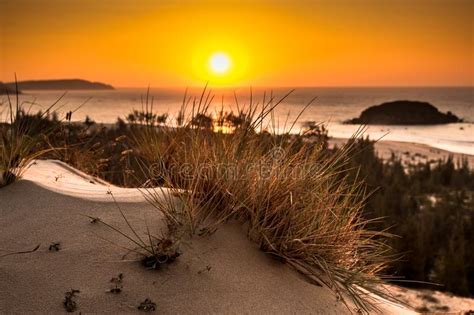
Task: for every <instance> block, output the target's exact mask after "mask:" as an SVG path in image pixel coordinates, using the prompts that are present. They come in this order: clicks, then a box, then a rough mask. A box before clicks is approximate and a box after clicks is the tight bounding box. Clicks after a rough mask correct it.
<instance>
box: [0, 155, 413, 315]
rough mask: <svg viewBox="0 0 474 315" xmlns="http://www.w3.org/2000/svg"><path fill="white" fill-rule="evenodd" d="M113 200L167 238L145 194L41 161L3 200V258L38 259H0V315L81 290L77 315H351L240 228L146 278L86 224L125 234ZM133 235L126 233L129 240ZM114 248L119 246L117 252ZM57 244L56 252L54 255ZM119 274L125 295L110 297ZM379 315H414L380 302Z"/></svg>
mask: <svg viewBox="0 0 474 315" xmlns="http://www.w3.org/2000/svg"><path fill="white" fill-rule="evenodd" d="M108 190H111V191H113V193H114V196H115V197H116V198H117V200H118V202H119V204H120V206H121V207H122V209H124V211H125V213H126V215H127V217H128V219H129V220H130V222H131V224H132V225H133V226H134V227H135V228H136V229H137V230H139V231H141V232H142V233H144V232H145V228H146V226H147V225H148V226H149V228H150V230H151V231H154V232H155V233H159V231H160V229H163V228H164V226H163V223H162V221H161V220H160V215H159V214H158V213H157V212H156V210H155V209H153V208H152V207H151V206H150V205H148V204H147V203H146V202H145V201H144V198H143V196H142V195H141V193H140V192H138V191H137V190H134V189H123V188H118V187H114V186H111V185H108V184H107V183H104V182H103V181H100V180H97V179H94V178H91V177H90V176H88V175H86V174H83V173H81V172H79V171H77V170H74V169H71V168H70V167H69V166H67V165H65V164H64V163H62V162H58V161H37V162H36V163H34V165H32V166H31V167H30V168H29V170H28V171H27V172H26V173H25V176H24V179H22V180H20V181H18V182H16V183H14V184H13V185H10V186H7V187H5V188H3V189H1V190H0V201H1V203H0V249H10V250H25V249H31V248H33V247H34V246H35V245H37V244H41V247H40V248H39V249H38V250H37V251H36V252H34V253H30V254H22V255H11V256H7V257H3V258H1V259H0V279H1V281H0V313H25V312H36V313H59V312H64V308H63V305H62V301H63V299H64V294H65V292H66V291H68V290H70V289H77V290H80V293H79V294H78V296H77V299H76V301H77V304H78V309H77V311H78V312H83V313H84V312H86V313H88V312H110V313H130V312H135V311H138V310H137V306H138V305H139V303H140V302H142V301H144V300H145V299H146V298H149V299H151V300H152V301H153V302H155V303H156V305H157V313H160V314H162V313H164V314H177V313H179V314H190V313H198V314H202V313H206V314H207V313H231V314H232V313H234V314H235V313H239V314H240V313H253V314H268V313H278V314H310V313H311V314H317V313H321V314H345V313H349V309H348V308H346V307H345V306H344V304H343V303H342V302H340V301H337V299H336V297H335V296H334V294H333V293H332V292H331V291H330V290H329V289H327V288H323V287H318V286H315V285H312V284H310V283H308V282H307V281H305V280H304V279H303V278H302V277H301V276H300V275H298V274H297V273H296V272H294V271H293V270H291V269H290V268H288V267H287V266H285V265H283V264H281V263H280V262H277V261H275V260H273V259H271V258H269V257H268V256H266V255H265V254H264V253H262V252H261V251H259V249H258V248H257V246H256V245H255V244H253V243H251V242H250V241H249V240H247V238H246V231H245V229H244V228H243V227H242V226H241V225H239V224H236V223H234V224H227V225H225V226H223V227H221V228H220V229H219V230H218V231H217V232H216V233H215V234H213V235H212V236H209V237H195V238H193V239H192V240H188V241H186V242H183V244H181V251H182V256H180V257H179V258H178V260H177V262H176V263H174V264H171V265H169V266H167V268H164V269H163V270H158V271H156V270H153V271H151V270H146V269H144V268H143V267H142V266H141V265H140V263H139V262H136V261H133V259H134V258H135V257H134V256H133V255H129V256H127V257H126V259H122V258H123V255H124V254H125V253H126V252H127V251H126V250H125V249H124V247H129V248H133V245H132V244H130V242H129V241H128V240H126V239H125V238H123V237H121V236H120V235H118V234H117V233H115V232H113V231H111V230H110V229H108V228H107V227H106V226H104V225H102V224H93V223H91V222H90V219H89V218H88V217H85V216H83V215H90V216H93V217H99V218H100V219H102V220H104V221H105V222H107V223H109V224H112V225H114V226H117V227H119V228H120V229H122V230H123V231H127V227H126V224H125V222H124V220H123V218H122V217H121V216H120V213H119V211H118V210H117V205H116V204H114V203H113V202H112V198H111V196H110V195H109V194H107V191H108ZM127 232H128V231H127ZM109 241H111V242H113V243H114V244H111V243H110V242H109ZM52 242H59V243H60V247H61V249H60V250H59V251H57V252H56V251H49V250H48V246H49V245H50V244H51V243H52ZM120 273H122V274H123V276H124V279H123V291H122V292H121V293H120V294H112V293H108V292H106V291H107V290H109V289H110V288H111V283H110V279H111V278H112V277H116V276H117V275H118V274H120ZM379 303H380V304H379V306H380V307H381V309H382V310H383V313H387V314H390V313H391V314H400V313H412V311H409V310H408V309H407V308H405V307H403V306H399V305H393V304H389V303H387V302H384V301H382V300H379Z"/></svg>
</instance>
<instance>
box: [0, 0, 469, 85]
mask: <svg viewBox="0 0 474 315" xmlns="http://www.w3.org/2000/svg"><path fill="white" fill-rule="evenodd" d="M473 16H474V1H469V0H465V1H462V0H446V1H439V0H412V1H410V0H392V1H388V0H332V1H329V0H328V1H309V0H308V1H296V0H294V1H290V0H288V1H258V0H255V1H178V0H175V1H161V2H158V1H151V0H149V1H145V0H117V1H95V0H67V1H63V0H0V27H1V33H0V36H1V37H0V40H1V43H0V45H1V46H0V47H1V50H0V80H1V81H11V80H12V79H13V77H14V73H15V72H16V74H17V76H18V77H19V79H20V80H26V79H46V78H84V79H89V80H93V81H103V82H107V83H110V84H113V85H114V86H119V87H120V86H121V87H138V86H140V87H142V86H147V85H148V84H150V85H151V86H153V87H160V86H193V85H198V86H202V84H203V83H204V82H206V81H210V84H211V85H242V86H249V85H252V86H381V85H382V86H386V85H397V86H412V85H424V86H426V85H473V84H474V62H473V59H474V58H473V36H474V35H473V32H474V31H473ZM214 52H224V53H226V54H227V55H228V56H229V57H230V58H231V61H232V67H231V68H230V70H229V71H228V72H227V73H225V74H222V75H216V74H215V73H212V71H210V70H209V66H208V63H209V60H208V59H209V56H211V55H212V54H213V53H214Z"/></svg>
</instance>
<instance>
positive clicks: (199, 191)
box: [133, 90, 388, 311]
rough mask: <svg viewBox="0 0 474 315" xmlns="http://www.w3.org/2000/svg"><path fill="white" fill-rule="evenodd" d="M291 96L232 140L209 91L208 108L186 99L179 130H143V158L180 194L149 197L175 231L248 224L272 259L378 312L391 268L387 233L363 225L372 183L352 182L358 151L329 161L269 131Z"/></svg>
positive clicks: (247, 115) (249, 117) (254, 113)
mask: <svg viewBox="0 0 474 315" xmlns="http://www.w3.org/2000/svg"><path fill="white" fill-rule="evenodd" d="M285 97H286V96H285ZM285 97H283V98H281V99H279V100H277V101H275V99H274V97H273V96H272V97H270V99H269V100H268V99H267V100H265V99H264V101H263V103H262V104H261V106H256V105H255V104H252V103H251V104H250V105H249V106H248V107H246V109H239V112H238V114H237V115H233V117H239V124H238V125H237V124H234V125H233V126H232V128H231V130H230V131H229V132H228V133H223V132H215V128H214V126H213V124H212V123H211V124H209V121H208V119H203V117H209V115H208V109H209V106H210V104H211V102H212V97H210V92H207V94H206V90H204V92H203V94H202V95H201V97H200V99H199V100H193V101H188V100H186V98H185V100H184V101H183V108H182V110H181V112H180V114H179V115H178V118H179V121H177V125H178V127H163V126H157V125H155V124H142V125H138V126H135V127H134V130H133V134H134V141H135V143H136V150H137V154H138V155H139V156H140V157H142V158H143V159H144V160H145V161H147V162H148V165H146V167H150V169H151V171H150V176H151V177H152V178H151V179H152V180H153V179H156V177H159V178H160V181H161V182H163V183H164V186H165V187H167V188H169V189H170V191H171V195H173V197H167V198H166V197H165V198H164V197H163V196H164V194H163V193H162V190H163V189H162V188H151V189H150V188H146V189H145V196H146V197H147V199H148V200H149V202H150V203H151V204H152V205H153V206H155V207H156V208H157V209H159V210H160V211H161V212H162V213H163V215H164V217H165V219H166V220H167V222H168V225H169V226H172V227H173V228H174V229H180V230H182V231H186V232H188V233H189V234H190V235H194V234H204V233H208V232H213V231H214V230H215V229H216V227H217V226H218V224H220V223H222V222H225V221H226V220H228V219H231V218H232V219H235V218H237V219H239V220H241V221H242V222H245V223H247V224H248V227H249V228H248V236H249V238H250V239H251V240H253V241H255V242H257V243H258V244H259V245H260V248H261V249H262V250H263V251H264V252H266V253H269V254H271V255H272V256H274V257H278V258H279V259H280V260H282V261H283V262H285V263H287V264H288V265H290V266H291V267H293V268H295V269H296V270H298V271H299V272H301V273H302V274H304V275H305V276H306V277H308V278H310V279H311V280H313V282H314V281H317V282H318V283H323V284H324V285H326V286H328V287H329V288H331V289H332V290H333V291H334V292H335V293H336V295H337V297H338V298H340V299H341V300H342V301H344V298H343V297H344V295H348V296H349V297H350V298H351V300H352V301H353V302H354V304H355V306H356V307H357V309H358V310H361V311H369V310H370V308H371V307H374V305H373V304H372V303H371V297H370V295H369V294H368V291H371V292H376V293H378V294H381V295H383V296H386V297H387V294H385V292H381V291H379V290H378V289H377V286H376V284H378V283H379V279H380V275H381V272H382V271H383V270H384V268H385V266H386V264H387V263H388V258H387V257H388V256H387V252H388V248H387V246H386V245H385V243H384V237H386V236H387V235H385V234H384V233H378V232H373V231H369V230H366V229H365V227H364V226H365V225H366V223H367V222H366V221H364V220H363V219H362V218H361V209H362V206H363V204H364V200H365V198H366V194H365V189H364V185H363V183H362V182H361V181H360V180H356V181H355V182H353V181H350V180H349V179H348V177H347V176H346V175H345V174H346V171H347V170H346V168H347V167H346V163H347V160H348V158H349V156H350V154H352V152H351V149H352V147H351V145H348V146H346V147H345V148H344V149H342V150H339V151H337V153H333V154H327V150H323V149H322V148H323V147H324V146H322V145H320V144H318V143H315V142H312V141H308V137H306V136H307V134H304V133H303V134H300V135H290V134H289V133H287V134H276V133H270V132H268V128H269V127H268V125H265V121H266V120H267V118H268V117H271V116H272V113H273V110H274V108H275V107H276V106H277V105H278V104H279V103H280V102H282V101H283V100H284V98H285ZM189 104H191V106H192V110H191V114H190V115H188V116H187V118H186V115H185V113H186V106H189ZM198 118H199V119H198ZM211 121H212V120H211ZM200 122H203V124H201V123H200ZM295 123H296V122H295ZM295 123H293V125H292V126H291V127H290V129H291V128H293V126H294V125H295ZM270 127H271V126H270ZM318 130H320V129H318ZM322 130H324V129H322ZM258 131H260V132H258ZM313 131H314V129H313ZM355 136H358V134H356V135H355ZM319 138H320V139H321V138H324V137H319ZM350 143H351V142H350ZM172 199H173V200H172ZM176 199H178V200H179V202H176ZM346 305H347V304H346Z"/></svg>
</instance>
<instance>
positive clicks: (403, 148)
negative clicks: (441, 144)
mask: <svg viewBox="0 0 474 315" xmlns="http://www.w3.org/2000/svg"><path fill="white" fill-rule="evenodd" d="M346 142H347V139H344V138H330V139H329V145H330V146H335V145H337V146H338V147H341V146H342V145H343V144H344V143H346ZM375 150H376V152H377V154H378V155H379V156H380V157H381V158H383V159H384V160H387V159H390V157H391V156H392V154H393V155H395V156H396V157H398V158H400V159H401V160H402V163H403V164H404V165H409V164H418V163H426V162H430V161H431V162H435V161H438V160H446V159H448V157H449V156H451V157H452V158H453V160H454V162H455V163H456V162H458V161H462V160H463V159H466V160H467V161H468V163H469V167H470V168H474V152H473V154H461V153H453V152H450V151H447V150H442V149H438V148H433V147H430V146H428V145H425V144H420V143H414V142H402V141H386V140H380V141H378V142H376V143H375Z"/></svg>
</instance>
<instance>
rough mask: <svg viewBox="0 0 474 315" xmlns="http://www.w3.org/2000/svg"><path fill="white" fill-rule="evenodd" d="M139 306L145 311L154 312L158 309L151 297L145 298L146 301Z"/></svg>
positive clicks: (139, 308)
mask: <svg viewBox="0 0 474 315" xmlns="http://www.w3.org/2000/svg"><path fill="white" fill-rule="evenodd" d="M137 308H138V310H140V311H143V312H154V311H156V303H155V302H153V301H152V300H150V299H145V301H143V302H141V303H140V305H138V307H137Z"/></svg>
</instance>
